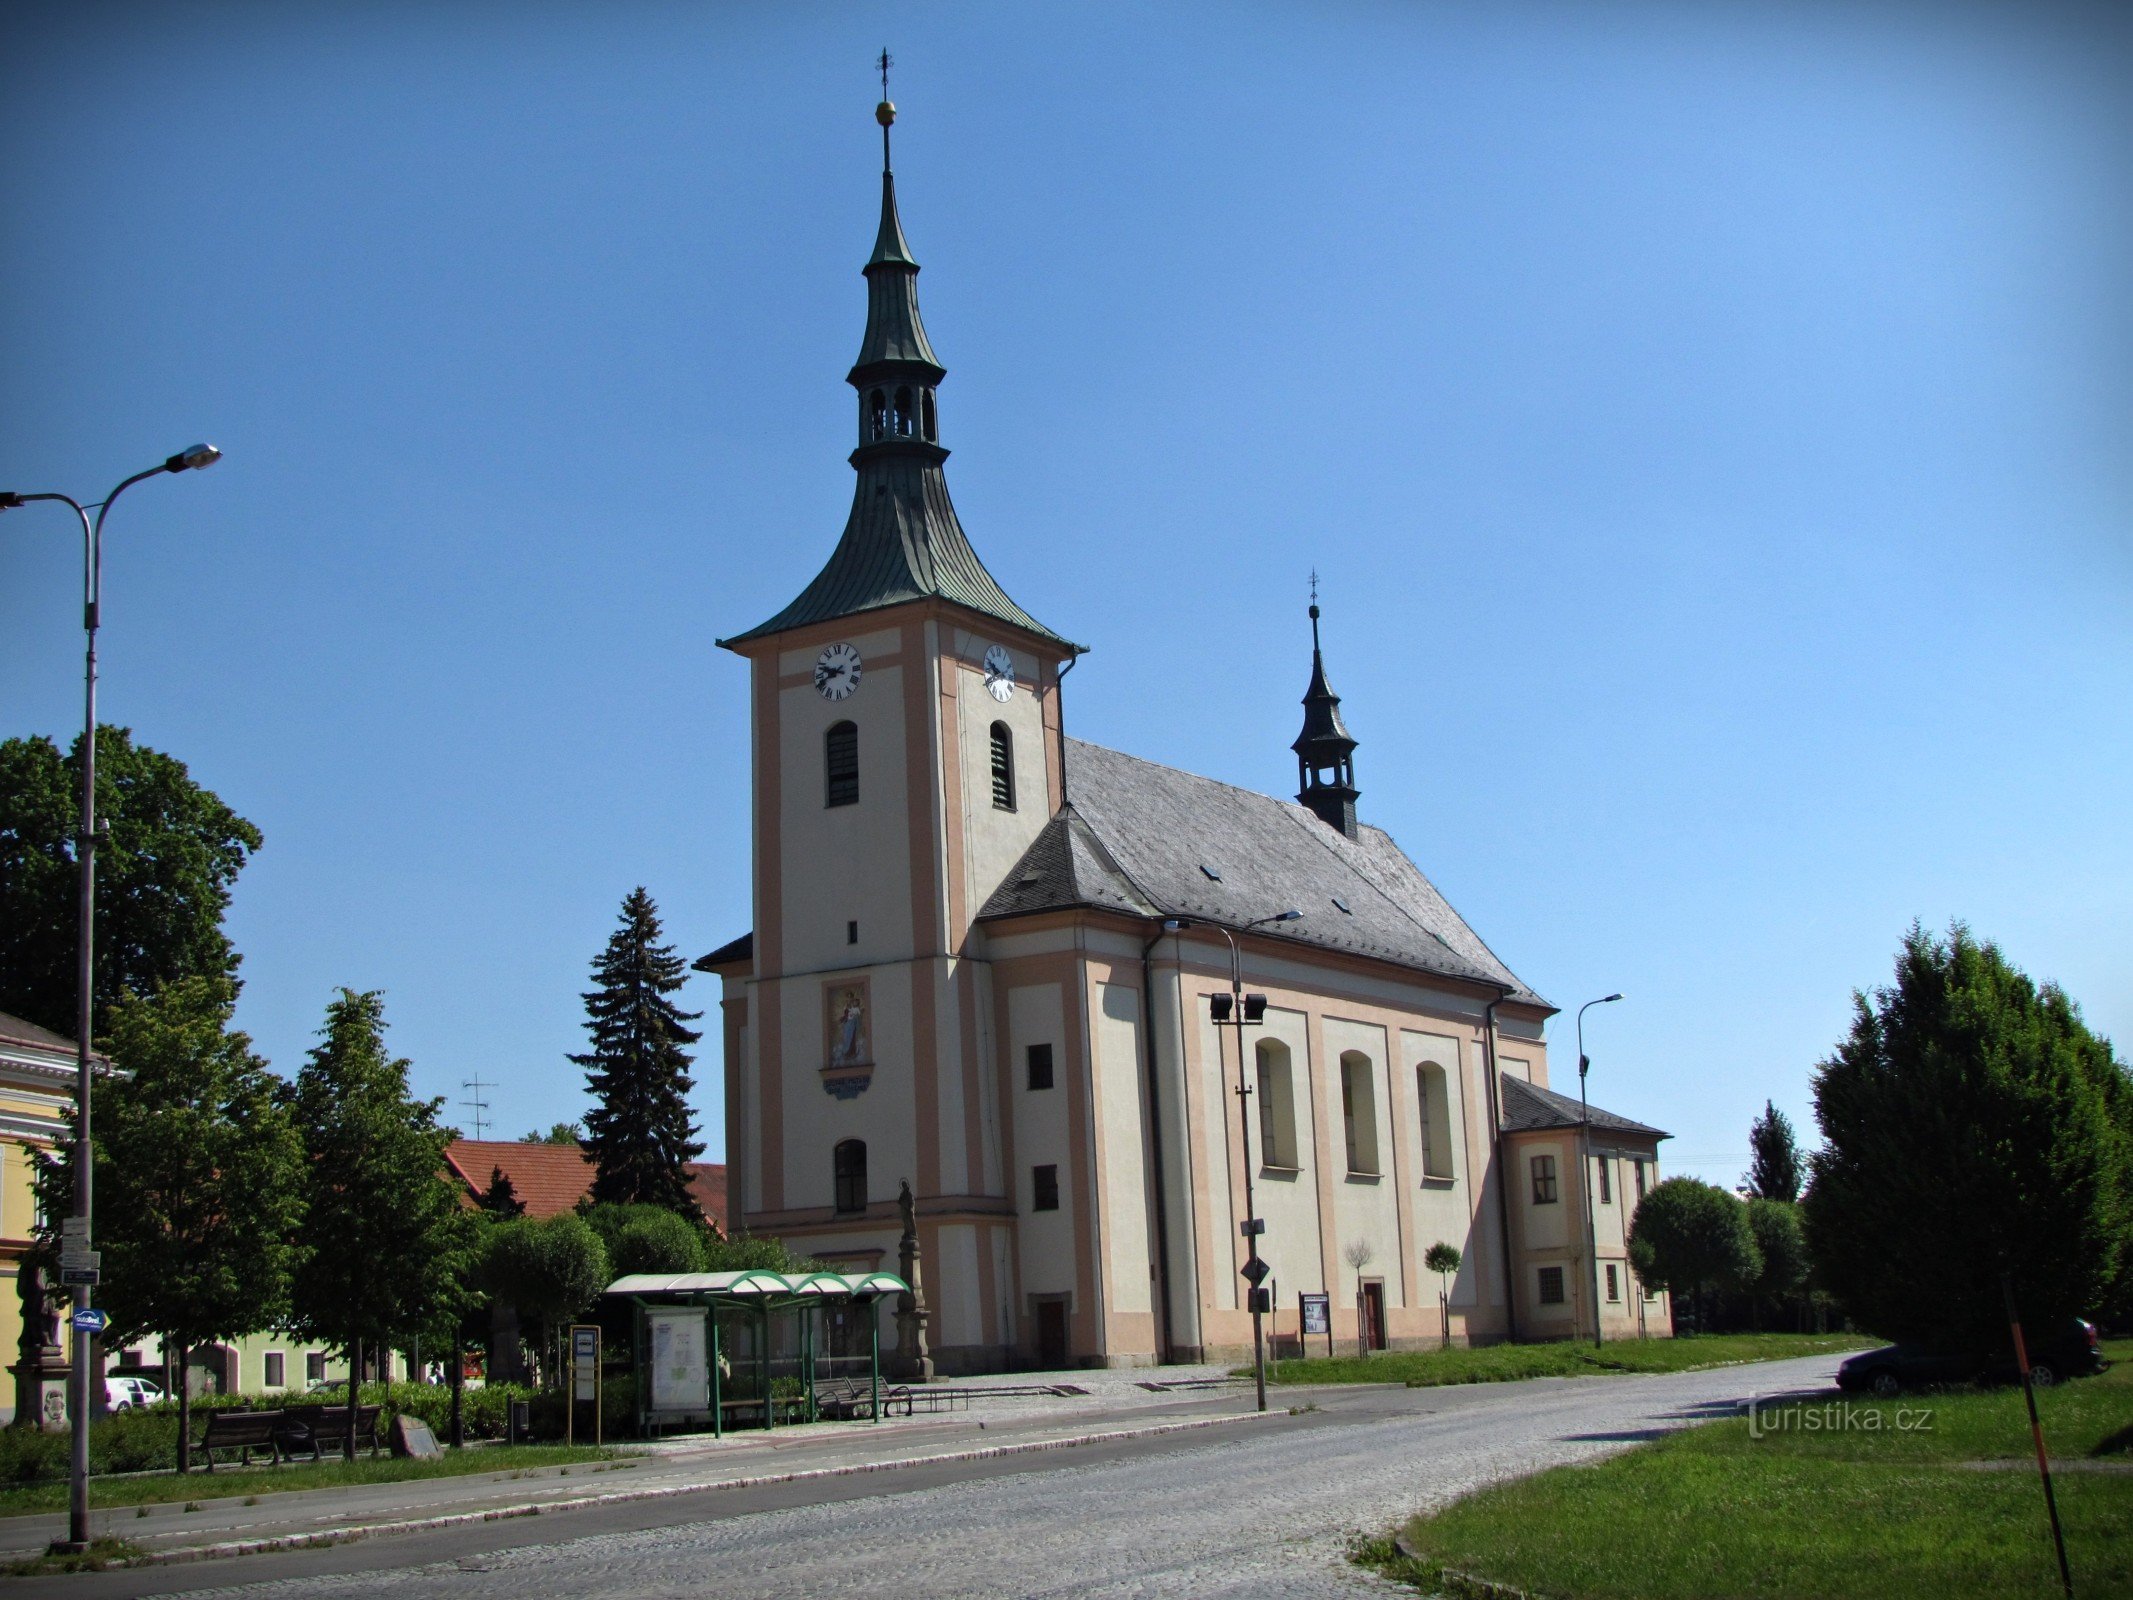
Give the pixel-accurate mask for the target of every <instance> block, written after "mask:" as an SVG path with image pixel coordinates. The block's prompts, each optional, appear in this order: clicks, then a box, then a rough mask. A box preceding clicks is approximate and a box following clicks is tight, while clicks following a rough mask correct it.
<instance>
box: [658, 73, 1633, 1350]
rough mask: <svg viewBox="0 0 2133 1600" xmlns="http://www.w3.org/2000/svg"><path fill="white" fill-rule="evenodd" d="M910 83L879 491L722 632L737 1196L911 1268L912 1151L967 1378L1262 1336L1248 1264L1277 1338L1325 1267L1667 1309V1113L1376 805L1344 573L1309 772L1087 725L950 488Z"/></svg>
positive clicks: (874, 484)
mask: <svg viewBox="0 0 2133 1600" xmlns="http://www.w3.org/2000/svg"><path fill="white" fill-rule="evenodd" d="M894 115H895V112H894V108H893V107H892V106H890V105H889V104H887V102H884V103H883V104H882V106H881V107H880V108H879V111H878V113H877V116H878V119H879V121H880V123H881V126H882V155H883V171H882V180H881V184H882V192H881V222H880V228H879V231H878V233H877V235H876V237H875V241H874V250H873V254H872V255H871V256H870V257H869V258H868V259H867V263H866V266H865V269H864V272H865V278H866V284H867V315H866V332H865V335H864V338H863V339H862V341H861V345H860V351H859V359H858V361H857V362H856V363H855V364H854V365H853V367H852V369H851V371H850V373H849V374H848V375H847V379H846V381H847V382H849V383H850V384H851V386H852V388H853V389H854V391H856V394H857V399H858V406H857V436H858V442H857V447H856V448H855V449H854V450H853V451H852V453H851V458H850V459H851V465H852V467H853V469H854V470H855V472H856V473H857V475H858V482H857V484H856V486H855V489H854V494H853V499H852V510H851V515H850V518H849V520H848V521H847V522H846V524H845V528H844V533H843V536H842V537H841V538H840V539H839V540H838V542H837V545H836V548H835V549H834V550H833V551H832V552H831V553H830V556H829V560H828V563H827V564H826V565H825V566H824V567H823V568H822V570H821V571H820V572H819V573H818V574H817V575H816V577H815V578H814V581H813V582H811V583H809V584H808V585H807V586H806V588H805V589H803V590H802V591H801V592H800V594H799V596H798V597H797V598H796V599H794V600H793V601H792V603H791V604H790V605H788V606H786V607H785V608H784V609H783V610H781V611H779V612H778V613H777V614H776V615H775V616H772V617H770V618H769V619H768V620H767V621H764V622H761V623H759V624H757V625H756V626H754V627H751V628H748V629H747V630H746V631H744V632H741V633H737V634H735V635H733V636H732V637H731V638H727V639H723V640H721V641H720V643H721V644H722V645H723V646H724V647H725V648H727V649H729V650H732V651H734V652H735V653H736V654H738V655H740V656H741V657H743V658H744V659H745V660H746V661H747V662H748V665H749V684H750V687H749V693H750V697H751V698H750V705H751V709H752V724H753V727H752V735H751V739H752V776H753V785H754V792H753V811H754V827H753V845H754V857H753V859H754V897H753V898H754V927H753V929H752V930H751V931H750V932H748V933H746V934H743V935H742V936H741V937H739V938H737V939H735V940H733V941H732V942H730V943H729V944H727V945H725V946H723V947H722V948H720V949H718V950H715V951H713V952H712V953H711V954H709V955H707V956H705V957H704V958H703V959H702V960H701V961H699V962H698V963H697V966H698V968H699V970H702V971H705V972H710V973H715V974H716V975H717V976H718V977H719V978H720V979H721V981H722V984H723V1001H722V1008H721V1014H722V1019H723V1039H724V1048H725V1094H726V1128H727V1165H728V1185H729V1188H728V1204H729V1207H730V1215H731V1219H732V1222H731V1226H733V1227H734V1228H736V1229H742V1230H746V1231H749V1232H752V1233H759V1234H774V1235H777V1236H779V1237H781V1238H783V1239H785V1240H786V1241H788V1242H789V1243H790V1244H791V1245H792V1246H793V1247H794V1248H796V1249H798V1250H802V1251H804V1252H806V1253H808V1254H811V1255H814V1256H817V1257H820V1258H821V1259H823V1260H825V1261H828V1262H830V1263H832V1264H834V1265H837V1266H839V1267H842V1268H845V1269H847V1270H858V1269H860V1268H868V1267H875V1266H882V1267H886V1268H888V1269H890V1270H894V1269H895V1267H896V1265H897V1248H898V1241H899V1237H900V1234H901V1232H902V1215H901V1211H900V1208H899V1203H898V1197H899V1190H900V1187H901V1185H902V1184H903V1183H904V1182H906V1181H908V1183H909V1184H910V1187H911V1190H912V1194H913V1199H914V1206H913V1211H914V1214H915V1218H916V1223H917V1231H918V1237H919V1242H920V1246H921V1251H922V1261H923V1264H924V1289H925V1306H926V1311H927V1335H928V1342H929V1344H930V1347H931V1353H932V1355H933V1358H934V1359H935V1361H936V1362H937V1363H938V1364H939V1366H940V1368H941V1369H942V1370H944V1371H948V1372H983V1371H999V1370H1006V1369H1010V1368H1029V1367H1038V1366H1043V1367H1061V1366H1072V1365H1107V1366H1133V1365H1142V1364H1154V1363H1161V1362H1170V1361H1199V1360H1222V1361H1230V1360H1235V1359H1237V1358H1239V1357H1240V1356H1243V1357H1248V1356H1249V1354H1250V1351H1251V1347H1252V1319H1251V1314H1250V1310H1251V1303H1252V1288H1251V1284H1250V1282H1249V1281H1248V1280H1247V1277H1246V1276H1245V1275H1244V1274H1245V1269H1246V1268H1247V1267H1248V1266H1250V1267H1252V1268H1253V1269H1254V1272H1255V1275H1258V1276H1262V1277H1263V1279H1264V1286H1265V1289H1266V1291H1267V1298H1268V1301H1270V1302H1271V1306H1272V1309H1273V1315H1272V1317H1271V1319H1270V1320H1269V1323H1268V1329H1269V1332H1270V1333H1271V1335H1272V1336H1273V1338H1274V1340H1275V1346H1276V1348H1277V1349H1279V1350H1283V1351H1293V1350H1295V1349H1296V1348H1297V1340H1298V1338H1299V1335H1300V1333H1301V1330H1302V1323H1303V1315H1302V1298H1301V1297H1303V1296H1307V1295H1309V1296H1316V1295H1325V1296H1327V1297H1328V1298H1329V1299H1330V1311H1331V1332H1332V1335H1333V1337H1334V1338H1335V1339H1336V1340H1338V1341H1339V1342H1340V1343H1341V1344H1342V1345H1343V1346H1344V1347H1345V1348H1347V1349H1349V1350H1353V1349H1354V1348H1355V1347H1356V1341H1358V1340H1361V1341H1363V1342H1364V1343H1366V1344H1369V1345H1373V1346H1377V1347H1385V1346H1399V1347H1404V1346H1417V1345H1426V1344H1431V1343H1434V1342H1435V1341H1437V1340H1438V1339H1439V1338H1440V1336H1442V1335H1443V1334H1444V1333H1445V1332H1446V1331H1447V1330H1448V1333H1449V1337H1450V1338H1451V1339H1453V1340H1455V1341H1459V1342H1473V1343H1486V1342H1491V1341H1495V1340H1501V1339H1506V1338H1516V1339H1548V1338H1567V1337H1572V1336H1576V1335H1578V1334H1580V1333H1583V1334H1584V1335H1585V1336H1588V1337H1589V1336H1590V1333H1591V1331H1592V1328H1593V1321H1594V1317H1595V1315H1596V1314H1597V1316H1598V1317H1599V1319H1600V1322H1601V1327H1602V1331H1603V1332H1604V1333H1605V1334H1606V1335H1607V1336H1608V1337H1611V1338H1621V1337H1634V1336H1636V1335H1638V1334H1645V1333H1648V1334H1652V1335H1662V1334H1666V1333H1668V1332H1670V1330H1671V1321H1670V1318H1669V1314H1668V1306H1667V1300H1666V1297H1665V1296H1664V1295H1656V1296H1654V1295H1647V1294H1646V1293H1645V1291H1644V1289H1643V1288H1642V1287H1641V1286H1640V1285H1639V1284H1637V1283H1636V1281H1635V1280H1634V1278H1633V1276H1632V1274H1631V1273H1630V1271H1629V1265H1628V1260H1627V1252H1626V1248H1625V1240H1624V1234H1625V1230H1626V1227H1627V1221H1628V1217H1629V1215H1630V1213H1631V1211H1632V1210H1633V1209H1634V1207H1635V1204H1636V1201H1637V1199H1638V1198H1639V1196H1640V1195H1641V1194H1642V1193H1643V1192H1644V1190H1645V1189H1646V1188H1647V1187H1648V1186H1649V1185H1650V1184H1651V1183H1652V1182H1654V1181H1656V1178H1657V1172H1658V1141H1659V1140H1661V1139H1663V1138H1665V1137H1666V1135H1664V1134H1663V1133H1661V1132H1659V1131H1658V1130H1657V1129H1655V1128H1651V1127H1647V1126H1645V1125H1644V1124H1642V1123H1639V1122H1635V1121H1632V1120H1630V1119H1628V1118H1626V1117H1619V1116H1615V1115H1612V1114H1610V1113H1606V1112H1601V1111H1598V1110H1593V1111H1592V1112H1591V1113H1590V1116H1589V1120H1588V1119H1586V1118H1585V1117H1583V1116H1582V1115H1581V1111H1580V1106H1579V1102H1578V1100H1577V1099H1576V1098H1574V1097H1566V1096H1564V1095H1561V1094H1559V1093H1556V1092H1555V1091H1554V1090H1552V1089H1551V1088H1550V1087H1549V1082H1550V1075H1549V1055H1548V1045H1547V1039H1546V1025H1547V1021H1548V1019H1549V1018H1550V1017H1551V1016H1553V1015H1554V1014H1555V1009H1556V1008H1555V1007H1553V1006H1551V1005H1550V1004H1549V1003H1548V1002H1547V1001H1546V1000H1544V999H1543V998H1541V996H1539V995H1538V994H1536V993H1534V992H1533V990H1532V989H1531V988H1529V987H1528V986H1527V985H1526V984H1525V983H1524V982H1523V981H1521V980H1520V978H1519V977H1518V976H1517V975H1516V974H1515V973H1514V972H1512V971H1511V969H1510V968H1509V967H1507V966H1505V965H1504V963H1503V962H1502V961H1501V960H1499V959H1498V958H1497V956H1496V955H1495V953H1494V952H1493V951H1491V950H1490V948H1489V947H1488V946H1487V945H1486V944H1484V943H1483V942H1482V940H1481V939H1480V937H1479V936H1478V935H1476V934H1475V932H1474V931H1473V930H1472V929H1471V928H1469V927H1468V926H1467V924H1466V923H1465V921H1464V920H1462V919H1461V917H1460V916H1459V914H1458V913H1457V912H1456V911H1454V910H1453V909H1452V907H1451V906H1450V905H1448V904H1447V903H1446V902H1445V900H1444V898H1443V897H1442V896H1441V895H1440V894H1439V893H1438V892H1437V890H1436V889H1435V888H1434V887H1433V886H1432V885H1431V883H1430V881H1429V879H1428V878H1426V877H1425V876H1424V875H1423V874H1422V872H1421V871H1420V869H1419V868H1417V867H1416V866H1415V864H1414V863H1413V862H1412V861H1410V860H1409V859H1408V858H1407V856H1406V855H1405V854H1404V853H1403V852H1402V851H1401V850H1400V848H1399V846H1398V845H1397V844H1395V843H1394V842H1393V840H1392V839H1391V838H1390V837H1389V836H1388V835H1387V834H1385V833H1384V832H1383V831H1382V830H1380V829H1378V828H1375V827H1372V826H1370V825H1369V824H1368V823H1367V822H1365V821H1363V820H1361V818H1360V816H1359V804H1360V800H1361V791H1360V787H1359V784H1358V781H1357V766H1356V750H1357V741H1356V739H1355V738H1354V736H1353V735H1352V734H1351V733H1350V732H1349V730H1348V728H1347V726H1346V725H1345V724H1344V722H1343V721H1342V717H1341V710H1340V698H1339V696H1337V695H1336V694H1334V692H1333V690H1332V688H1331V686H1330V683H1329V681H1328V677H1327V672H1326V666H1325V662H1324V659H1323V656H1322V653H1321V650H1320V646H1319V639H1318V623H1319V614H1318V607H1317V605H1316V604H1315V603H1314V604H1313V605H1312V607H1311V611H1310V618H1311V629H1312V649H1311V662H1310V671H1309V681H1308V688H1307V690H1306V693H1305V695H1304V701H1303V705H1304V716H1303V724H1302V730H1301V732H1300V733H1299V734H1298V735H1297V736H1296V739H1295V743H1294V745H1293V749H1294V751H1295V753H1296V757H1297V770H1298V794H1297V796H1296V798H1295V800H1294V801H1289V800H1281V799H1274V798H1271V797H1269V796H1266V795H1261V794H1255V793H1252V792H1250V791H1248V790H1244V789H1239V788H1235V787H1233V786H1231V785H1229V784H1225V783H1217V782H1214V781H1212V780H1210V779H1206V778H1200V777H1195V776H1193V775H1192V774H1190V773H1187V772H1181V771H1178V770H1177V769H1175V768H1172V767H1166V766H1162V765H1159V764H1157V763H1155V762H1151V761H1145V760H1141V759H1139V758H1137V757H1134V756H1129V755H1123V754H1121V753H1119V752H1118V751H1115V750H1109V749H1105V748H1104V747H1102V746H1101V745H1097V744H1091V743H1086V742H1083V741H1081V740H1077V739H1068V738H1066V737H1064V736H1063V733H1062V724H1061V717H1060V693H1061V680H1062V677H1063V675H1064V674H1063V669H1065V668H1067V667H1070V666H1071V665H1072V664H1073V663H1074V661H1075V660H1076V658H1078V657H1079V656H1080V655H1081V654H1082V653H1083V650H1082V647H1081V646H1080V645H1077V644H1074V643H1072V642H1071V641H1070V640H1069V639H1068V638H1067V637H1066V636H1065V635H1062V634H1059V633H1055V632H1054V631H1053V630H1052V629H1051V628H1050V627H1048V626H1047V625H1046V624H1045V623H1043V622H1040V621H1039V620H1038V619H1037V618H1036V617H1035V616H1033V615H1032V614H1031V613H1030V612H1028V611H1025V610H1024V609H1023V608H1022V607H1021V606H1020V605H1018V604H1017V603H1016V602H1015V601H1014V600H1012V599H1010V598H1009V597H1008V596H1007V594H1006V593H1005V592H1003V591H1002V589H1001V588H1000V586H999V584H998V583H996V582H995V581H994V580H993V577H992V575H991V573H989V572H988V571H987V570H986V568H985V565H984V563H983V562H982V561H981V560H980V559H979V558H978V554H977V552H976V550H975V549H974V548H973V547H972V545H971V542H970V540H969V538H968V537H967V536H966V535H965V533H964V531H963V528H962V525H961V523H960V522H959V521H958V520H957V517H956V513H955V507H954V505H953V504H952V503H951V502H950V500H949V497H948V485H947V480H946V477H945V475H944V471H943V468H944V464H945V463H946V461H947V459H948V451H947V450H946V449H945V448H944V447H943V446H942V444H941V436H942V429H941V416H940V411H939V408H938V405H937V399H936V396H937V392H938V390H939V388H940V385H941V383H942V380H943V379H944V378H945V377H946V376H947V373H946V369H945V368H944V367H943V366H942V365H941V363H940V360H939V358H938V357H937V356H936V355H935V353H934V349H933V346H932V343H931V342H930V340H929V339H928V338H927V335H926V329H925V326H924V324H923V323H922V322H921V320H920V318H919V308H918V273H919V266H918V262H917V261H916V260H915V259H914V258H913V256H912V254H911V250H910V246H909V244H908V243H907V242H906V240H905V237H904V231H903V227H902V224H901V222H900V220H899V219H898V215H897V207H896V184H895V179H894V177H893V175H892V172H891V170H890V167H889V161H888V154H889V150H888V134H889V125H890V123H891V122H892V121H893V119H894ZM1300 657H1301V653H1300V651H1299V667H1300V666H1301V658H1300ZM1299 676H1302V674H1301V672H1299ZM1366 731H1367V730H1366ZM1290 913H1297V914H1296V915H1289V914H1290ZM1233 963H1234V967H1233ZM1240 984H1241V989H1242V990H1244V991H1248V993H1246V994H1245V995H1244V996H1243V998H1242V1004H1241V1005H1240V1006H1238V1007H1237V1008H1236V1010H1235V1011H1234V1012H1233V1011H1231V1010H1230V1007H1231V1004H1232V997H1233V993H1234V992H1235V991H1236V990H1237V989H1238V987H1239V986H1240ZM1218 1014H1221V1015H1228V1016H1229V1017H1230V1019H1231V1023H1234V1022H1235V1020H1236V1019H1237V1016H1238V1015H1239V1014H1241V1015H1242V1016H1244V1017H1245V1018H1248V1019H1250V1022H1249V1025H1247V1026H1243V1027H1239V1026H1234V1025H1231V1024H1230V1023H1223V1022H1218V1020H1217V1017H1218ZM1240 1043H1241V1049H1242V1052H1243V1055H1244V1057H1245V1059H1243V1060H1240V1058H1239V1052H1240ZM1571 1070H1573V1071H1574V1070H1575V1064H1574V1063H1573V1064H1572V1069H1571ZM1588 1194H1589V1196H1590V1202H1589V1205H1590V1209H1589V1211H1588V1199H1587V1196H1588ZM1247 1196H1249V1201H1248V1199H1247ZM1255 1214H1256V1216H1257V1217H1258V1218H1259V1219H1262V1220H1263V1230H1262V1231H1260V1232H1258V1233H1257V1234H1256V1235H1254V1234H1252V1233H1250V1232H1248V1231H1247V1230H1246V1229H1245V1228H1244V1226H1243V1224H1245V1223H1246V1222H1247V1220H1248V1219H1250V1218H1252V1217H1253V1216H1254V1215H1255ZM1440 1242H1442V1243H1448V1244H1451V1245H1453V1246H1455V1247H1457V1249H1458V1250H1459V1251H1460V1253H1461V1257H1462V1264H1461V1266H1460V1267H1459V1269H1458V1271H1457V1272H1456V1273H1454V1274H1449V1275H1444V1276H1443V1278H1442V1279H1441V1281H1440V1275H1439V1274H1436V1273H1433V1272H1431V1271H1429V1270H1428V1269H1426V1268H1425V1266H1424V1258H1425V1256H1426V1255H1427V1254H1428V1252H1429V1250H1430V1248H1431V1246H1432V1245H1434V1244H1437V1243H1440ZM1255 1257H1256V1258H1257V1260H1256V1261H1255ZM1261 1263H1263V1268H1264V1270H1263V1271H1261V1270H1260V1264H1261ZM1440 1291H1441V1293H1442V1294H1443V1297H1444V1298H1443V1300H1442V1301H1441V1302H1440ZM1314 1309H1315V1308H1314ZM1319 1337H1320V1336H1319V1335H1318V1334H1317V1333H1316V1332H1315V1331H1314V1333H1313V1334H1312V1335H1311V1346H1310V1347H1311V1349H1312V1350H1313V1352H1314V1353H1316V1352H1317V1351H1318V1350H1319V1349H1321V1348H1322V1347H1321V1345H1320V1344H1319V1342H1318V1340H1319Z"/></svg>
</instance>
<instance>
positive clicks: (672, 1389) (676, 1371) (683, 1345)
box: [644, 1306, 711, 1416]
mask: <svg viewBox="0 0 2133 1600" xmlns="http://www.w3.org/2000/svg"><path fill="white" fill-rule="evenodd" d="M709 1317H710V1312H709V1311H708V1310H706V1309H705V1308H704V1307H702V1306H660V1307H657V1308H654V1309H650V1310H647V1311H646V1312H645V1314H644V1321H645V1331H646V1332H647V1333H648V1334H649V1335H650V1339H651V1347H652V1393H651V1405H650V1407H649V1409H650V1410H651V1411H652V1412H653V1413H654V1414H655V1415H656V1414H658V1413H660V1412H668V1413H673V1412H688V1413H693V1414H695V1415H697V1416H702V1415H703V1414H704V1413H705V1412H706V1411H708V1410H709V1409H710V1407H711V1350H710V1337H709V1333H708V1319H709Z"/></svg>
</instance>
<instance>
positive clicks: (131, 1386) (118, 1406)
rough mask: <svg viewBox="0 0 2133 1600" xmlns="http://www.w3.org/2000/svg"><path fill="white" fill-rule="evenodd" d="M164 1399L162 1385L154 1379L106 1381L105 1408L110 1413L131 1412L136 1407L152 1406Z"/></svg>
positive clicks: (111, 1379) (116, 1379) (115, 1379)
mask: <svg viewBox="0 0 2133 1600" xmlns="http://www.w3.org/2000/svg"><path fill="white" fill-rule="evenodd" d="M162 1398H163V1388H162V1385H161V1384H158V1383H156V1382H154V1381H153V1380H152V1379H148V1378H106V1379H104V1406H105V1409H107V1410H110V1411H130V1410H132V1409H133V1408H134V1407H135V1406H152V1405H154V1404H155V1403H156V1402H157V1401H158V1400H160V1399H162Z"/></svg>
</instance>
